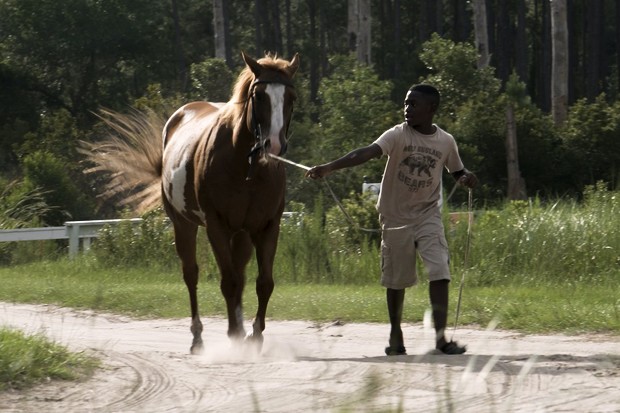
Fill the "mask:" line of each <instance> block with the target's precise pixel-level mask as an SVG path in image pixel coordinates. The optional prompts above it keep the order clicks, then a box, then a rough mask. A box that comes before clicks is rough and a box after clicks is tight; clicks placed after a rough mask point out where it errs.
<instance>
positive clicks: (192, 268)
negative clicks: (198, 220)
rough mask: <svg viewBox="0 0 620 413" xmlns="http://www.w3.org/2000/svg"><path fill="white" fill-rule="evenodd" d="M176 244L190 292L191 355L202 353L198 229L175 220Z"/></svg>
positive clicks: (190, 224)
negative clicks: (197, 246)
mask: <svg viewBox="0 0 620 413" xmlns="http://www.w3.org/2000/svg"><path fill="white" fill-rule="evenodd" d="M172 223H173V225H174V243H175V246H176V250H177V255H178V256H179V258H180V259H181V265H182V268H183V280H184V281H185V285H186V286H187V291H188V292H189V304H190V308H191V314H192V325H191V327H190V331H191V332H192V334H193V336H194V338H193V340H192V346H191V348H190V353H191V354H200V353H201V352H202V348H203V346H202V322H201V321H200V316H199V315H198V297H197V293H196V291H197V289H198V264H197V263H196V234H197V232H198V227H197V226H196V225H195V224H193V223H190V222H188V221H185V220H173V222H172Z"/></svg>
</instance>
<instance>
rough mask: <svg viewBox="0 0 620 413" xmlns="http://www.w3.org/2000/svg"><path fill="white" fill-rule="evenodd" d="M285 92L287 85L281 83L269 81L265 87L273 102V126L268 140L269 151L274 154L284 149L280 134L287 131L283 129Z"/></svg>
mask: <svg viewBox="0 0 620 413" xmlns="http://www.w3.org/2000/svg"><path fill="white" fill-rule="evenodd" d="M284 92H286V86H284V85H282V84H279V83H269V84H268V85H267V87H266V88H265V93H267V95H268V96H269V101H270V102H271V126H270V127H269V134H268V135H267V140H269V152H270V153H272V154H274V155H279V154H280V150H281V149H282V144H281V143H280V134H282V133H284V132H285V131H283V130H282V128H283V127H284Z"/></svg>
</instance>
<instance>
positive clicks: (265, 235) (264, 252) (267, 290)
mask: <svg viewBox="0 0 620 413" xmlns="http://www.w3.org/2000/svg"><path fill="white" fill-rule="evenodd" d="M279 233H280V225H279V222H272V223H271V224H270V225H269V226H268V227H267V228H266V229H265V230H264V231H262V232H261V233H259V234H256V235H255V236H254V237H253V242H254V245H255V247H256V261H257V263H258V277H257V278H256V296H257V297H258V309H257V311H256V318H255V319H254V323H253V324H252V333H251V334H250V335H249V336H248V339H249V340H252V341H255V342H256V343H257V344H258V345H259V346H262V343H263V331H264V330H265V316H266V314H267V305H268V304H269V299H270V298H271V293H272V292H273V287H274V282H273V261H274V259H275V256H276V249H277V246H278V235H279Z"/></svg>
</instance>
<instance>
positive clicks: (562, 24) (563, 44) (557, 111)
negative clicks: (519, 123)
mask: <svg viewBox="0 0 620 413" xmlns="http://www.w3.org/2000/svg"><path fill="white" fill-rule="evenodd" d="M551 31H552V40H553V43H552V44H553V52H552V58H553V62H552V76H551V112H552V114H553V121H554V122H555V124H556V125H562V124H563V123H564V122H565V121H566V118H567V116H568V28H567V20H566V0H553V1H552V2H551Z"/></svg>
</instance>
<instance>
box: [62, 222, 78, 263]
mask: <svg viewBox="0 0 620 413" xmlns="http://www.w3.org/2000/svg"><path fill="white" fill-rule="evenodd" d="M65 225H66V226H67V235H68V236H69V258H75V256H76V255H77V254H78V252H80V226H79V225H73V224H71V223H66V224H65Z"/></svg>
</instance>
